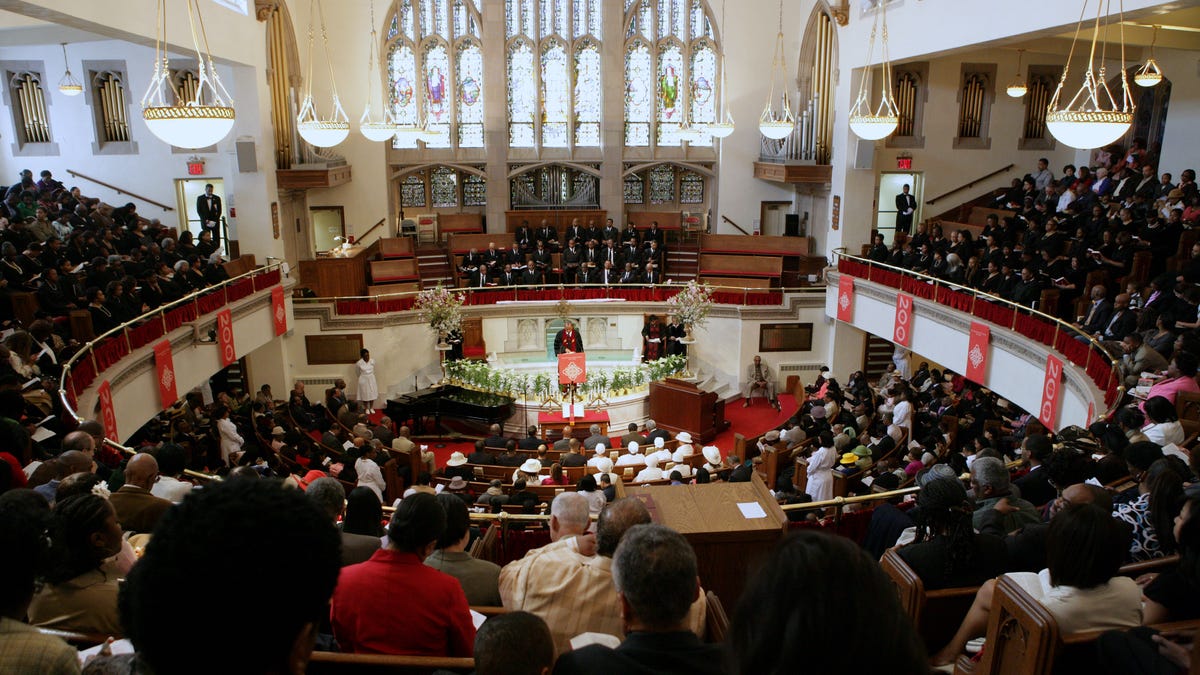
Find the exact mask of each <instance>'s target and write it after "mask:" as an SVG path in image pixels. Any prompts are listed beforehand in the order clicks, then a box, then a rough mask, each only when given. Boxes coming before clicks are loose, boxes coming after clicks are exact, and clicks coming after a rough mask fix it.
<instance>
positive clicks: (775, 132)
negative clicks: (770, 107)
mask: <svg viewBox="0 0 1200 675" xmlns="http://www.w3.org/2000/svg"><path fill="white" fill-rule="evenodd" d="M794 128H796V125H795V124H792V123H791V122H790V121H761V122H759V123H758V132H759V133H760V134H762V135H763V136H766V137H767V138H769V139H771V140H773V141H778V140H779V139H781V138H786V137H787V135H788V134H790V133H792V129H794Z"/></svg>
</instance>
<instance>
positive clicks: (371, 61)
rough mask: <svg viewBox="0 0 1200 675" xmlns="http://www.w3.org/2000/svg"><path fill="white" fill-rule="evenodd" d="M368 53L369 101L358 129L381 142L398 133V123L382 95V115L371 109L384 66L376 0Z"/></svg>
mask: <svg viewBox="0 0 1200 675" xmlns="http://www.w3.org/2000/svg"><path fill="white" fill-rule="evenodd" d="M368 49H369V50H370V53H368V55H367V103H366V105H365V106H364V107H363V114H362V117H360V118H359V120H358V130H359V131H360V132H362V135H363V136H365V137H366V139H367V140H368V141H375V142H381V141H386V140H388V139H389V138H391V137H393V136H395V135H396V124H395V122H393V121H392V115H391V111H390V110H389V109H388V106H387V104H385V103H384V102H383V97H382V96H380V101H379V107H380V108H381V109H382V113H383V114H382V116H381V117H380V118H379V119H376V118H375V116H374V115H373V112H374V111H373V110H372V109H371V102H372V101H371V100H372V99H373V98H375V94H376V92H379V91H380V89H379V84H380V82H381V81H382V71H383V66H382V64H380V63H379V60H378V55H379V34H378V33H376V32H375V0H371V44H370V46H369V47H368Z"/></svg>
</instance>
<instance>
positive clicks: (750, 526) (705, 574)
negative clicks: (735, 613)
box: [625, 476, 787, 611]
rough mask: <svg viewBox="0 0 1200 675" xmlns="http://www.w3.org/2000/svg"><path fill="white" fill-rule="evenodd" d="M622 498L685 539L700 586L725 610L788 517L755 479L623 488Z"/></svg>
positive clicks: (781, 532)
mask: <svg viewBox="0 0 1200 675" xmlns="http://www.w3.org/2000/svg"><path fill="white" fill-rule="evenodd" d="M625 494H626V495H627V496H630V497H633V498H635V499H640V500H642V502H644V503H645V504H646V508H647V509H649V510H650V516H651V517H652V518H653V519H654V522H656V523H660V524H662V525H666V526H667V527H670V528H671V529H673V530H675V531H676V532H678V533H680V534H682V535H683V536H684V538H686V539H687V540H688V543H690V544H691V545H692V549H694V550H695V551H696V560H697V562H698V563H699V567H700V570H699V571H700V583H701V584H702V585H703V586H704V588H705V590H709V591H713V592H715V593H716V594H717V597H719V598H720V599H721V604H722V605H723V606H724V607H726V608H727V609H728V610H729V611H732V608H733V607H736V606H737V601H738V598H740V597H741V595H742V590H743V589H744V588H745V586H746V582H747V580H749V579H750V577H751V576H753V575H754V574H755V572H757V571H758V569H759V568H760V567H761V566H762V564H763V563H764V562H765V560H766V557H767V555H768V554H769V553H770V552H771V550H772V549H773V548H774V547H775V544H776V542H778V541H779V540H780V539H781V538H782V537H783V536H784V533H785V532H786V528H787V515H786V514H784V512H783V509H780V508H779V505H778V504H777V503H776V502H775V499H774V498H773V497H772V496H771V493H770V492H769V491H768V490H767V486H766V485H765V484H764V483H763V482H762V479H761V478H759V477H758V476H753V477H752V478H751V480H750V482H748V483H706V484H704V485H660V486H650V487H627V488H625Z"/></svg>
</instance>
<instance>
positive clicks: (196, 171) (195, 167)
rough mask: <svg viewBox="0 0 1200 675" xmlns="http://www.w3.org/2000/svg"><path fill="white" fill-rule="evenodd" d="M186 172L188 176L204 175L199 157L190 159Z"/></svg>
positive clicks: (202, 163)
mask: <svg viewBox="0 0 1200 675" xmlns="http://www.w3.org/2000/svg"><path fill="white" fill-rule="evenodd" d="M187 172H188V175H189V176H203V175H204V160H203V159H200V158H199V157H192V158H191V159H189V160H188V161H187Z"/></svg>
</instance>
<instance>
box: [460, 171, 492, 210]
mask: <svg viewBox="0 0 1200 675" xmlns="http://www.w3.org/2000/svg"><path fill="white" fill-rule="evenodd" d="M463 206H487V179H486V178H484V177H483V176H480V175H479V174H476V173H468V174H464V175H463Z"/></svg>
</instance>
